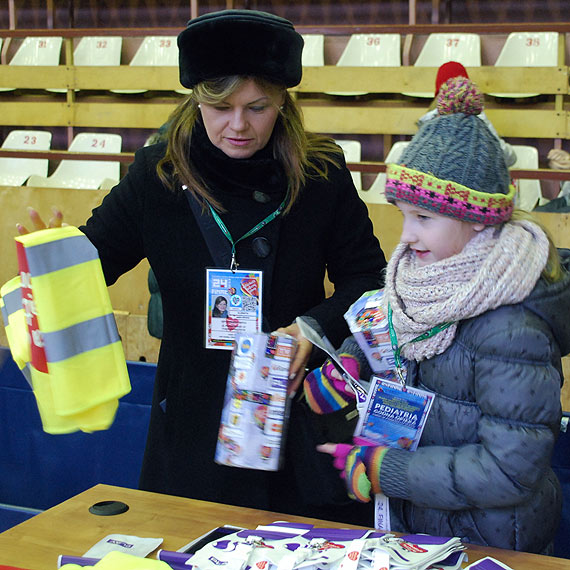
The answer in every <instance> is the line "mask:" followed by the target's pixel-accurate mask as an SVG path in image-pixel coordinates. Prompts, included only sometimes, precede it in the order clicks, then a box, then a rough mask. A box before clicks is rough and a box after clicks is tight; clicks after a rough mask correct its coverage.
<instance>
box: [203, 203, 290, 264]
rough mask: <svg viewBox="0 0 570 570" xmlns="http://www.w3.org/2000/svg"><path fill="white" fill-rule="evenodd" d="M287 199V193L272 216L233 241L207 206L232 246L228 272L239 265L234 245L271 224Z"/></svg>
mask: <svg viewBox="0 0 570 570" xmlns="http://www.w3.org/2000/svg"><path fill="white" fill-rule="evenodd" d="M288 197H289V193H287V196H285V199H284V200H283V202H281V204H280V205H279V207H278V208H277V210H275V212H273V213H272V214H269V216H267V217H266V218H265V219H264V220H261V222H259V223H258V224H256V225H255V226H253V228H251V230H249V231H248V232H247V233H245V234H243V235H242V236H241V237H240V238H239V239H237V240H235V241H234V239H233V237H232V234H230V231H229V230H228V228H226V225H225V224H224V222H222V219H221V218H220V216H218V214H217V212H216V211H215V210H214V208H212V206H210V204H208V206H209V208H210V212H212V216H213V217H214V220H215V221H216V224H218V227H219V228H220V229H221V230H222V233H223V234H224V235H225V236H226V237H227V238H228V241H229V242H230V243H231V244H232V261H231V263H230V270H231V271H234V272H235V271H236V269H237V268H238V265H239V264H238V262H237V261H236V245H237V244H238V242H240V241H241V240H242V239H245V238H247V237H249V236H251V235H253V234H254V233H255V232H257V231H259V230H260V229H261V228H262V227H263V226H266V225H267V224H268V223H269V222H272V221H273V220H274V219H275V218H276V217H277V216H279V214H281V212H282V211H283V209H284V208H285V203H286V202H287V198H288Z"/></svg>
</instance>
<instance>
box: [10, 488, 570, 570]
mask: <svg viewBox="0 0 570 570" xmlns="http://www.w3.org/2000/svg"><path fill="white" fill-rule="evenodd" d="M99 501H122V502H124V503H126V504H127V505H129V510H128V511H127V512H125V513H123V514H120V515H114V516H97V515H93V514H91V513H90V512H89V507H90V506H91V505H93V504H94V503H97V502H99ZM276 520H287V521H290V522H308V523H311V524H315V525H317V526H321V527H336V528H340V527H342V528H358V527H354V526H351V525H347V524H341V523H334V522H329V521H322V520H318V519H310V518H305V517H295V516H292V515H283V514H279V513H271V512H268V511H258V510H255V509H246V508H242V507H232V506H227V505H222V504H218V503H208V502H204V501H195V500H192V499H184V498H181V497H172V496H169V495H159V494H156V493H148V492H145V491H136V490H133V489H123V488H121V487H112V486H109V485H96V486H95V487H92V488H91V489H88V490H87V491H84V492H83V493H80V494H79V495H77V496H75V497H72V498H71V499H69V500H67V501H64V502H63V503H61V504H59V505H56V506H55V507H53V508H51V509H48V510H47V511H45V512H43V513H41V514H39V515H36V516H35V517H33V518H31V519H29V520H27V521H25V522H23V523H22V524H19V525H17V526H15V527H13V528H11V529H9V530H7V531H6V532H3V533H0V565H1V564H3V565H12V566H19V567H21V568H27V569H30V570H55V569H56V568H57V558H58V555H60V554H67V555H74V556H81V555H82V554H84V553H85V552H86V551H87V550H88V549H89V548H90V547H91V546H93V544H95V543H96V542H98V541H99V540H101V539H102V538H104V537H105V536H107V535H108V534H112V533H120V534H129V535H136V536H140V537H147V538H158V537H161V538H164V542H163V543H162V545H161V548H163V549H165V550H177V549H178V548H180V547H181V546H183V545H185V544H187V543H188V542H189V541H190V540H191V539H193V538H196V537H198V536H200V535H202V534H204V533H205V532H207V531H208V530H210V529H212V528H214V527H216V526H220V525H222V524H233V525H236V526H241V527H246V528H255V527H256V526H257V525H259V524H267V523H270V522H273V521H276ZM468 555H469V562H470V563H471V562H474V561H475V560H478V559H479V558H482V557H484V556H493V557H494V558H496V559H498V560H500V561H501V562H504V563H505V564H507V565H508V566H510V567H511V568H513V569H514V570H543V569H544V570H563V569H564V570H568V568H570V561H568V560H564V559H561V558H551V557H547V556H538V555H536V554H526V553H522V552H513V551H510V550H500V549H497V548H484V547H481V546H470V547H469V549H468ZM149 556H150V557H151V558H154V556H155V553H152V554H150V555H149Z"/></svg>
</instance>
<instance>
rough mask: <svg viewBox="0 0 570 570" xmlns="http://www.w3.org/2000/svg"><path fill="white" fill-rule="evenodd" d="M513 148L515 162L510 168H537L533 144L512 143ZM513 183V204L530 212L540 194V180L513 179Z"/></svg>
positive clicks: (536, 153)
mask: <svg viewBox="0 0 570 570" xmlns="http://www.w3.org/2000/svg"><path fill="white" fill-rule="evenodd" d="M513 150H514V151H515V152H516V154H517V160H516V162H515V163H514V164H513V165H512V166H511V168H518V169H521V170H534V169H536V168H538V150H537V148H536V147H534V146H528V145H516V144H515V145H513ZM513 184H514V185H515V188H516V189H517V193H516V195H515V206H516V207H517V208H520V209H521V210H526V211H527V212H530V211H531V210H533V209H534V208H535V207H536V206H537V205H538V202H539V200H540V198H541V196H542V190H541V187H540V180H534V179H529V180H523V179H521V180H515V179H513Z"/></svg>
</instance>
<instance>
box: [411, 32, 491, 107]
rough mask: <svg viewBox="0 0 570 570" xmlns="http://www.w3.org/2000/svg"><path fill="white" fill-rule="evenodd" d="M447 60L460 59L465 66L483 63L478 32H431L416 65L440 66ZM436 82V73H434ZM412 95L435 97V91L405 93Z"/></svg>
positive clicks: (476, 65)
mask: <svg viewBox="0 0 570 570" xmlns="http://www.w3.org/2000/svg"><path fill="white" fill-rule="evenodd" d="M447 61H458V62H459V63H461V64H463V65H464V66H465V67H479V66H480V65H481V39H480V37H479V35H478V34H453V33H436V34H430V35H429V36H428V38H427V40H426V43H425V44H424V46H423V48H422V50H421V51H420V53H419V55H418V58H417V59H416V61H415V63H414V66H415V67H439V66H440V65H441V64H443V63H445V62H447ZM433 78H434V82H435V74H434V77H433ZM403 95H408V96H411V97H425V98H428V97H429V98H431V99H433V98H434V96H435V94H434V92H433V91H430V92H429V93H428V92H423V93H403Z"/></svg>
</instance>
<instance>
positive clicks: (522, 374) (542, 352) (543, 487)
mask: <svg viewBox="0 0 570 570" xmlns="http://www.w3.org/2000/svg"><path fill="white" fill-rule="evenodd" d="M560 253H561V256H562V262H563V265H564V266H565V268H566V270H567V271H570V251H568V250H561V251H560ZM342 350H343V351H345V352H349V353H352V354H356V355H357V356H358V357H359V359H360V360H362V359H363V358H364V357H363V354H362V352H360V350H359V349H357V347H356V343H355V342H354V341H353V340H352V339H347V341H345V344H344V345H343V348H342ZM569 352H570V273H566V275H565V277H564V279H563V280H562V281H560V282H558V283H555V284H547V283H546V282H545V281H543V280H542V279H541V280H540V281H539V282H538V284H537V285H536V287H535V289H534V291H533V292H532V293H531V295H530V296H529V297H528V298H527V299H525V301H524V302H522V303H519V304H516V305H508V306H503V307H499V308H498V309H495V310H492V311H488V312H487V313H484V314H482V315H480V316H478V317H475V318H472V319H468V320H465V321H462V322H461V323H460V324H459V326H458V330H457V334H456V337H455V339H454V342H453V343H452V345H451V346H450V347H449V348H448V349H447V350H446V351H445V352H443V353H442V354H440V355H437V356H435V357H434V358H431V359H429V360H425V361H422V362H420V363H415V362H414V363H411V366H410V368H409V372H408V383H409V384H413V385H414V386H419V387H421V388H423V389H426V390H429V391H431V392H434V393H435V394H437V396H436V398H435V400H434V404H433V407H432V411H431V413H430V416H429V418H428V421H427V422H426V426H425V429H424V433H423V435H422V439H421V442H420V446H419V448H418V449H417V450H416V451H415V452H413V453H410V452H408V451H404V450H396V449H390V450H389V451H388V452H387V453H386V455H385V456H384V460H383V461H382V465H381V470H380V485H381V487H382V490H383V492H384V493H385V494H386V495H387V496H388V497H390V510H391V518H392V530H395V531H402V532H415V533H417V532H420V533H428V534H432V535H441V536H458V537H460V538H461V539H463V540H464V541H466V542H471V543H475V544H482V545H489V546H496V547H499V548H507V549H512V550H522V551H526V552H544V551H545V549H546V548H547V546H548V544H549V543H550V542H551V541H552V539H553V537H554V534H555V532H556V529H557V526H558V522H559V517H560V510H561V493H560V485H559V483H558V480H557V479H556V476H555V475H554V473H553V471H552V469H551V468H550V458H551V453H552V448H553V445H554V442H555V439H556V437H557V434H558V430H559V426H560V417H561V407H560V387H561V384H562V381H563V377H562V369H561V362H560V358H561V355H565V354H568V353H569ZM363 364H364V363H363ZM362 376H363V377H365V376H364V369H363V374H362Z"/></svg>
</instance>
